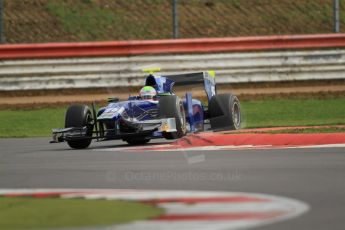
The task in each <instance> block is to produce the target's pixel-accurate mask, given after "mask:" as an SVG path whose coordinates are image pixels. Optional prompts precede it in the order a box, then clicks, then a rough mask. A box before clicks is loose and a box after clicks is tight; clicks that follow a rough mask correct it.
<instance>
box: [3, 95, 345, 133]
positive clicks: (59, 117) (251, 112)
mask: <svg viewBox="0 0 345 230" xmlns="http://www.w3.org/2000/svg"><path fill="white" fill-rule="evenodd" d="M241 107H242V115H243V122H242V127H243V128H257V127H274V126H304V125H306V126H309V125H339V124H345V98H334V99H323V100H321V99H298V100H297V99H286V100H282V99H276V100H262V101H243V102H242V103H241ZM65 110H66V108H61V107H60V108H46V109H35V110H15V111H12V110H2V111H0V120H1V123H0V137H37V136H49V135H50V134H51V129H52V128H62V127H63V123H64V114H65Z"/></svg>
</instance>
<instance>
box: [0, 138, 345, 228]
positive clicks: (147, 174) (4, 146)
mask: <svg viewBox="0 0 345 230" xmlns="http://www.w3.org/2000/svg"><path fill="white" fill-rule="evenodd" d="M48 142H49V139H48V138H28V139H0V148H1V153H0V188H117V189H127V188H128V189H165V190H166V189H167V190H170V189H171V190H210V191H232V192H250V193H263V194H270V195H277V196H284V197H288V198H294V199H297V200H300V201H303V202H306V203H307V204H309V206H310V210H309V212H307V213H306V214H304V215H302V216H300V217H298V218H295V219H291V220H288V221H284V222H279V223H275V224H271V225H266V226H262V227H258V228H255V229H269V230H270V229H283V230H285V229H286V230H288V229H289V230H290V229H313V230H317V229H320V230H321V229H322V230H324V229H342V230H343V229H344V227H345V148H341V147H338V148H310V149H309V148H306V149H268V150H267V149H266V150H259V149H257V150H255V149H254V150H236V151H235V150H226V151H200V152H197V151H193V152H188V151H180V152H152V151H144V152H143V151H141V152H126V151H124V150H121V151H115V150H111V151H107V150H109V148H115V149H116V148H117V147H121V148H122V149H123V147H126V145H125V144H124V143H123V142H120V141H111V142H103V143H92V146H91V148H89V149H87V150H71V149H69V148H68V147H67V145H66V144H64V143H62V144H49V143H48ZM158 142H162V141H158V140H157V141H153V143H158ZM191 159H192V160H191ZM193 159H194V160H193Z"/></svg>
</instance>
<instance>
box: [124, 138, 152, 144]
mask: <svg viewBox="0 0 345 230" xmlns="http://www.w3.org/2000/svg"><path fill="white" fill-rule="evenodd" d="M124 141H126V142H127V143H128V144H129V145H144V144H146V143H148V142H149V141H150V139H126V140H124Z"/></svg>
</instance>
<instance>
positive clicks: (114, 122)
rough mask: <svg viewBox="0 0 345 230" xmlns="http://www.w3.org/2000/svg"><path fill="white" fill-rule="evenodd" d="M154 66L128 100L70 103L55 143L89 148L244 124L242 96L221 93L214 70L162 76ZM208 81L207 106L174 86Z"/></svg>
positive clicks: (167, 137) (56, 131)
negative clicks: (94, 144)
mask: <svg viewBox="0 0 345 230" xmlns="http://www.w3.org/2000/svg"><path fill="white" fill-rule="evenodd" d="M157 70H159V69H155V70H152V69H151V70H149V71H148V72H149V75H148V76H147V77H146V81H145V86H144V87H143V88H142V90H141V92H140V95H138V96H130V97H129V98H128V100H126V101H119V100H118V99H116V98H113V99H110V100H109V104H108V105H107V106H106V107H103V108H101V109H99V110H98V111H97V112H96V110H95V106H94V104H92V109H90V108H89V107H88V106H87V105H79V104H77V105H71V106H70V107H69V108H68V109H67V112H66V116H65V128H63V129H53V141H51V142H52V143H58V142H64V141H66V142H67V143H68V145H69V146H70V147H71V148H75V149H83V148H87V147H88V146H89V145H90V143H91V141H92V139H97V140H98V141H105V140H115V139H122V140H123V141H126V142H127V143H128V144H130V145H140V144H145V143H147V142H149V141H150V140H151V139H154V138H166V139H177V138H181V137H183V136H185V135H186V133H187V132H200V131H204V129H205V128H204V124H205V123H209V124H210V126H211V129H212V130H225V129H229V130H234V129H239V128H240V124H241V112H240V102H239V100H238V98H237V97H236V96H234V95H232V94H220V95H218V94H216V83H215V74H214V72H213V71H206V72H197V73H188V74H178V75H167V76H158V75H156V74H154V72H155V71H157ZM196 84H201V85H203V87H204V89H205V92H206V97H207V101H208V106H206V105H204V103H202V102H201V101H200V100H197V99H193V98H192V94H191V93H189V92H187V93H186V96H185V98H183V99H181V98H179V97H178V96H177V95H175V94H174V92H173V86H189V85H196Z"/></svg>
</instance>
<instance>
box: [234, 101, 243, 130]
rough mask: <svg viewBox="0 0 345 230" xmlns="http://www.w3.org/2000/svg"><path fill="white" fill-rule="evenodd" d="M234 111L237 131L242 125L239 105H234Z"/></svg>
mask: <svg viewBox="0 0 345 230" xmlns="http://www.w3.org/2000/svg"><path fill="white" fill-rule="evenodd" d="M233 111H234V114H233V120H234V125H235V127H236V129H238V128H239V127H240V123H241V112H240V107H239V105H238V103H234V107H233Z"/></svg>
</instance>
